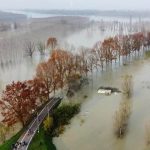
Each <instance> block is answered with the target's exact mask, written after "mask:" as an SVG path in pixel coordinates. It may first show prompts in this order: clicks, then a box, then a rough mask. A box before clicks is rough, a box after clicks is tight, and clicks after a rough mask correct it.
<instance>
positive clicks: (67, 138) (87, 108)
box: [0, 26, 150, 150]
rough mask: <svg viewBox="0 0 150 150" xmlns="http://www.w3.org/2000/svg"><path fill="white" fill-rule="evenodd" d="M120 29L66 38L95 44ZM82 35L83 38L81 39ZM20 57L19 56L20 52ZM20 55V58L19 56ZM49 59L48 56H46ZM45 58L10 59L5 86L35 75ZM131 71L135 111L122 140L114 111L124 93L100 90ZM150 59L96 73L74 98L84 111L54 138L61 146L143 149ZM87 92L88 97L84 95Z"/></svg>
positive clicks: (0, 72) (0, 71)
mask: <svg viewBox="0 0 150 150" xmlns="http://www.w3.org/2000/svg"><path fill="white" fill-rule="evenodd" d="M114 33H116V31H109V32H108V31H106V32H101V31H100V29H99V28H98V26H96V28H94V30H93V27H92V28H91V29H84V30H82V31H80V32H78V33H75V34H73V35H71V36H69V37H67V38H66V41H67V42H68V43H71V44H73V45H75V44H76V46H77V47H80V46H82V45H83V46H86V47H92V45H93V44H94V43H95V42H96V41H98V40H102V39H103V38H105V37H107V36H109V35H114ZM79 37H80V39H79ZM18 57H19V56H18ZM16 59H17V58H16ZM44 59H47V58H44ZM41 60H43V59H41V58H40V57H39V56H38V54H37V55H36V54H35V56H34V57H33V58H32V59H31V58H27V57H26V58H23V59H22V60H21V61H15V64H11V63H7V65H1V67H0V83H1V84H0V85H1V89H4V87H5V85H6V84H9V83H11V82H12V81H18V80H21V81H22V80H28V79H32V78H33V76H34V75H35V70H36V66H37V64H38V63H39V62H40V61H41ZM125 74H130V75H132V76H133V81H134V94H133V96H132V98H131V101H132V102H131V103H132V114H131V116H130V119H129V126H128V132H127V135H126V136H125V138H123V139H122V140H118V139H116V138H115V136H114V132H113V120H114V119H113V118H114V113H115V111H116V110H117V109H118V107H119V104H120V102H121V101H122V99H123V98H122V95H121V94H117V95H115V94H112V95H111V96H102V95H99V94H98V93H97V89H98V87H100V86H113V87H118V88H121V82H122V76H123V75H125ZM149 77H150V60H136V61H133V62H132V63H131V64H130V65H127V66H119V65H117V66H115V65H114V67H113V69H112V68H111V66H110V67H108V68H107V70H104V71H103V72H97V73H94V74H93V81H91V80H90V85H89V86H86V87H85V88H83V89H82V90H81V91H80V92H78V93H77V94H76V95H75V97H74V98H73V99H74V101H83V104H82V108H81V112H80V113H79V114H78V115H77V116H76V117H74V118H73V119H72V120H71V124H70V125H69V126H66V130H65V132H64V133H63V134H62V135H61V136H60V137H59V138H54V143H55V145H56V147H57V149H58V150H99V149H100V150H143V149H144V148H145V134H144V129H145V124H146V122H147V121H149V120H150V116H149V114H150V109H149V107H150V78H149ZM84 95H87V96H88V97H87V98H86V99H84V98H83V97H84Z"/></svg>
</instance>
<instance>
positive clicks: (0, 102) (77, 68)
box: [0, 33, 150, 126]
mask: <svg viewBox="0 0 150 150" xmlns="http://www.w3.org/2000/svg"><path fill="white" fill-rule="evenodd" d="M56 41H57V40H53V39H48V41H47V45H49V44H50V43H55V44H54V45H56ZM51 45H53V44H51ZM54 45H53V46H52V48H53V50H52V53H51V56H50V58H49V59H48V61H46V62H42V63H40V64H39V65H38V66H37V70H36V76H35V78H34V79H33V80H29V81H23V82H20V81H18V82H13V83H12V84H10V85H7V86H6V89H5V90H4V91H3V93H2V95H1V99H0V109H1V112H2V115H3V117H4V119H3V122H4V123H6V124H7V125H8V126H12V125H13V124H15V123H16V122H18V121H19V122H21V123H22V125H23V126H24V125H25V124H26V122H27V121H28V120H29V118H30V117H31V115H32V113H33V111H35V110H36V109H37V107H38V106H39V105H41V104H42V103H44V102H45V101H48V100H49V97H50V95H51V94H52V93H54V94H55V91H56V90H58V89H63V88H64V87H67V85H69V83H70V82H72V81H73V80H77V79H79V78H80V77H81V76H87V74H88V72H89V71H90V72H92V71H93V70H94V69H95V68H96V69H98V68H99V67H101V68H102V69H103V67H104V62H105V63H109V62H112V61H113V60H116V59H117V58H120V57H121V56H127V55H130V53H132V52H133V51H140V49H141V48H142V47H145V48H146V47H149V46H150V33H135V34H133V35H127V36H122V37H114V38H108V39H105V40H104V41H103V42H98V43H97V44H96V45H95V46H94V48H93V49H84V48H81V50H80V52H79V53H78V54H74V53H71V52H69V51H66V50H62V49H55V46H54Z"/></svg>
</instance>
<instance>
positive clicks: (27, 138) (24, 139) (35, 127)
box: [13, 97, 62, 150]
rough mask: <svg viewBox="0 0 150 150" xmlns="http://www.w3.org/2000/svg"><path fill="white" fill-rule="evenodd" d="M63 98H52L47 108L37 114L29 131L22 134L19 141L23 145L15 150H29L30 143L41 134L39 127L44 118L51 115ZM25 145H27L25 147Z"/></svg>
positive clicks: (14, 149)
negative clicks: (37, 134) (36, 134)
mask: <svg viewBox="0 0 150 150" xmlns="http://www.w3.org/2000/svg"><path fill="white" fill-rule="evenodd" d="M61 100H62V98H60V97H59V98H51V99H50V102H48V103H47V104H46V106H45V107H44V108H43V109H42V110H41V111H40V112H39V113H37V117H36V118H35V119H34V120H33V121H32V122H31V123H30V125H29V126H28V129H27V130H26V131H25V132H24V133H23V134H22V136H21V137H20V138H19V140H18V141H17V142H18V143H22V144H20V145H18V146H17V147H16V148H13V150H27V149H28V147H29V145H30V142H31V141H32V139H33V137H34V135H35V133H36V132H39V126H40V124H41V123H42V122H43V120H44V118H45V117H46V116H47V115H48V114H49V112H50V111H52V109H53V108H54V106H56V104H57V103H58V102H59V101H61ZM23 143H25V145H23Z"/></svg>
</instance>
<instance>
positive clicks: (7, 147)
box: [0, 131, 22, 150]
mask: <svg viewBox="0 0 150 150" xmlns="http://www.w3.org/2000/svg"><path fill="white" fill-rule="evenodd" d="M21 134H22V131H20V132H18V133H17V134H16V135H14V136H13V137H12V138H10V139H9V140H7V141H6V142H5V143H3V144H2V145H0V150H11V146H12V144H14V143H16V142H17V140H18V139H19V137H20V136H21Z"/></svg>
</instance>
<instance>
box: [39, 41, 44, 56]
mask: <svg viewBox="0 0 150 150" xmlns="http://www.w3.org/2000/svg"><path fill="white" fill-rule="evenodd" d="M37 49H38V51H39V52H40V54H41V55H44V54H45V49H46V46H45V44H44V43H42V42H38V43H37Z"/></svg>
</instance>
